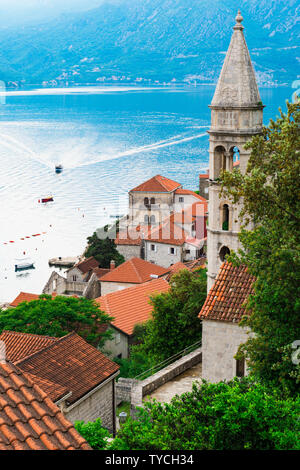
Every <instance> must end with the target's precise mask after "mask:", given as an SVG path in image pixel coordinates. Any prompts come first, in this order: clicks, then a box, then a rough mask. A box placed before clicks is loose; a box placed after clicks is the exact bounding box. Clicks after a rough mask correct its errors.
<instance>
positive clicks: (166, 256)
mask: <svg viewBox="0 0 300 470" xmlns="http://www.w3.org/2000/svg"><path fill="white" fill-rule="evenodd" d="M151 245H155V247H156V251H152V250H151ZM170 248H174V249H175V254H170ZM182 257H183V249H182V247H181V246H175V245H169V244H167V243H157V242H155V241H145V259H146V261H150V262H153V263H155V264H158V265H159V266H163V267H165V268H168V267H169V266H171V264H175V263H177V262H178V261H182V260H183V258H182Z"/></svg>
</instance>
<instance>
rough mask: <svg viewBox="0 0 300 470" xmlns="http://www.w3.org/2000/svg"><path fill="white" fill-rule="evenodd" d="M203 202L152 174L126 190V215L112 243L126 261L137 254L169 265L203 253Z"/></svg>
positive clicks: (180, 186) (176, 184) (157, 262)
mask: <svg viewBox="0 0 300 470" xmlns="http://www.w3.org/2000/svg"><path fill="white" fill-rule="evenodd" d="M207 210H208V209H207V201H206V199H205V198H204V197H201V196H199V194H197V193H195V192H194V191H191V190H188V189H184V188H183V187H182V185H181V184H180V183H178V182H176V181H173V180H170V179H169V178H166V177H164V176H161V175H156V176H154V177H153V178H151V179H149V180H147V181H146V182H144V183H142V184H140V185H139V186H137V187H136V188H134V189H132V190H131V191H129V214H128V217H127V218H126V219H124V220H122V221H121V223H120V230H119V233H118V234H117V238H116V241H115V243H116V245H117V249H118V251H119V253H120V254H122V255H123V256H124V258H125V259H126V260H128V259H130V258H132V257H139V258H142V259H145V260H147V261H150V262H151V263H155V264H160V265H161V266H164V267H166V268H167V267H169V266H171V265H172V264H174V263H177V262H184V261H191V260H196V259H197V258H199V257H200V256H203V255H204V254H205V243H206V219H207Z"/></svg>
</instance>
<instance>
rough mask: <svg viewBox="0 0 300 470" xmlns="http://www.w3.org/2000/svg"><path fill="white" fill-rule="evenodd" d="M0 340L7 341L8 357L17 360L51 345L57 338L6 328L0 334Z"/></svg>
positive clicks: (6, 350)
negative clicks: (7, 329)
mask: <svg viewBox="0 0 300 470" xmlns="http://www.w3.org/2000/svg"><path fill="white" fill-rule="evenodd" d="M0 341H4V343H5V352H6V359H7V360H8V361H11V362H15V361H18V360H20V359H23V358H25V357H26V356H28V355H30V354H33V353H34V352H37V351H40V350H41V349H43V348H45V347H46V346H49V345H50V344H52V343H53V342H54V341H57V338H53V337H51V336H41V335H33V334H31V333H19V332H16V331H6V330H4V331H2V333H1V334H0Z"/></svg>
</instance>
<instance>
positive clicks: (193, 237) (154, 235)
mask: <svg viewBox="0 0 300 470" xmlns="http://www.w3.org/2000/svg"><path fill="white" fill-rule="evenodd" d="M206 220H207V201H206V200H205V199H203V198H200V200H198V201H197V202H194V203H193V204H192V205H191V206H189V207H188V208H187V209H184V210H182V211H180V212H176V213H174V214H172V215H171V216H170V217H168V218H167V219H165V220H164V221H163V223H162V224H160V225H159V226H158V227H155V228H153V230H151V232H150V233H149V234H148V235H147V236H146V237H145V259H146V260H148V261H150V262H152V263H159V264H161V265H162V266H165V267H169V266H171V265H172V264H175V263H178V262H184V261H193V260H196V259H198V258H199V257H200V256H201V255H203V254H204V246H205V244H206Z"/></svg>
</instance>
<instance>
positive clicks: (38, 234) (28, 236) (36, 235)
mask: <svg viewBox="0 0 300 470" xmlns="http://www.w3.org/2000/svg"><path fill="white" fill-rule="evenodd" d="M50 227H51V225H50ZM46 233H47V232H42V233H34V234H32V235H26V237H22V238H20V240H26V239H27V238H31V237H40V236H41V235H45V234H46ZM16 241H18V240H9V241H8V242H3V245H8V244H9V243H16Z"/></svg>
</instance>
